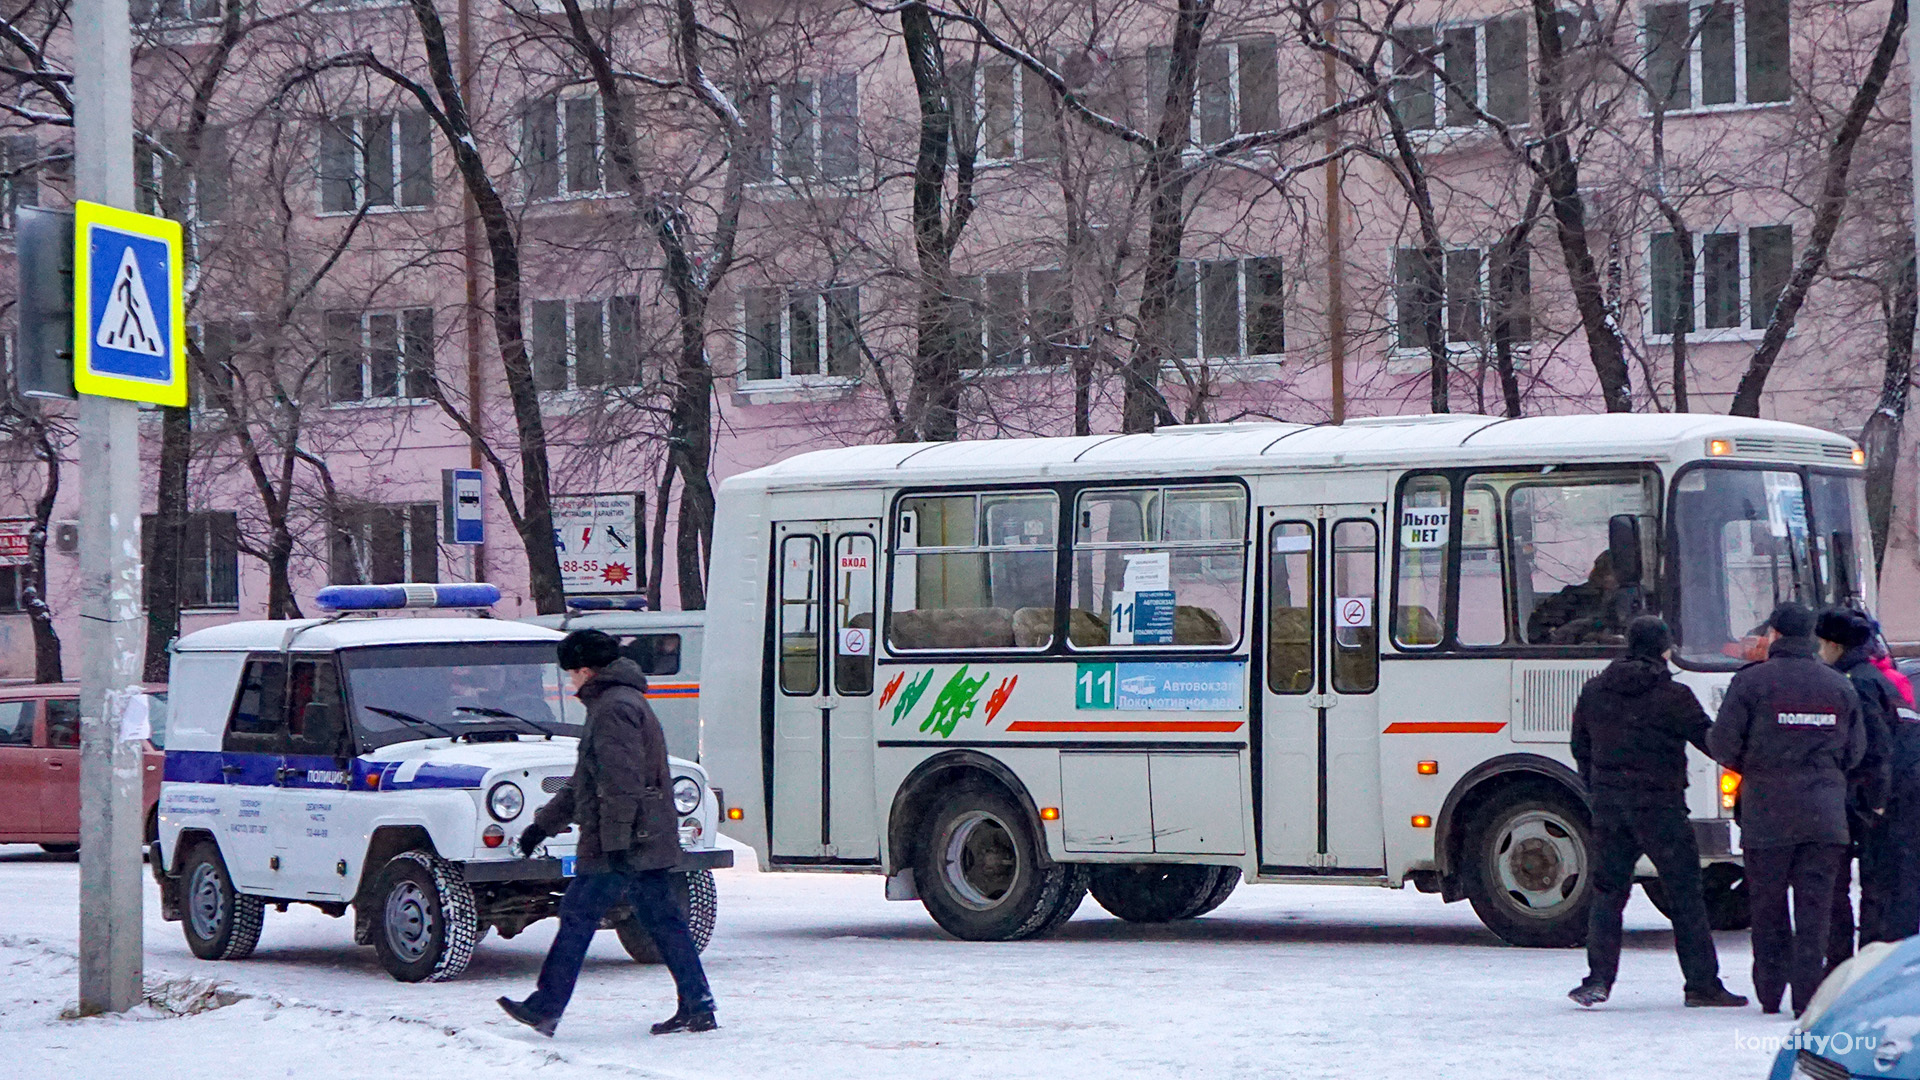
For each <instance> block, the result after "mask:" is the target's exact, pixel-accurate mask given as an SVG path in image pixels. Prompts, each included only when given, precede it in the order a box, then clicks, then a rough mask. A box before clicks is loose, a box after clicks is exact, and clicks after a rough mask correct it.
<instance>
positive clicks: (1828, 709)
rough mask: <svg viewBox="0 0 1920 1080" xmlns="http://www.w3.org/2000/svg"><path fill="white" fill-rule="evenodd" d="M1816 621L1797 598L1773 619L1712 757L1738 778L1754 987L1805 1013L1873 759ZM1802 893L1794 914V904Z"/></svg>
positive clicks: (1763, 1000)
mask: <svg viewBox="0 0 1920 1080" xmlns="http://www.w3.org/2000/svg"><path fill="white" fill-rule="evenodd" d="M1813 628H1814V615H1813V611H1812V609H1810V608H1808V607H1807V606H1806V605H1805V604H1800V603H1796V602H1793V601H1788V602H1787V603H1784V604H1781V605H1780V606H1779V607H1777V608H1775V609H1774V611H1773V614H1772V615H1770V616H1769V617H1768V619H1767V633H1766V639H1765V640H1766V643H1767V659H1766V660H1764V661H1762V662H1760V663H1757V664H1753V665H1751V666H1749V667H1747V668H1744V669H1742V670H1741V671H1740V672H1739V673H1738V674H1736V675H1735V676H1734V677H1733V682H1732V683H1731V684H1730V685H1729V686H1728V687H1727V696H1726V700H1725V701H1724V702H1723V703H1722V704H1721V706H1720V715H1719V717H1718V718H1717V719H1716V720H1715V722H1714V725H1713V728H1712V729H1711V730H1710V731H1708V732H1707V748H1708V749H1709V750H1710V751H1711V752H1712V753H1713V756H1714V757H1715V758H1716V759H1717V760H1718V761H1719V762H1720V763H1721V764H1722V765H1725V766H1726V767H1727V768H1729V769H1732V770H1733V771H1735V772H1737V773H1739V774H1740V775H1741V778H1742V779H1741V785H1740V835H1741V845H1742V847H1743V848H1744V853H1745V858H1746V874H1747V894H1748V898H1749V904H1750V906H1751V908H1752V915H1753V989H1754V993H1755V994H1757V995H1758V996H1759V998H1760V1006H1761V1008H1762V1009H1763V1010H1764V1011H1766V1012H1769V1013H1777V1012H1779V1011H1780V999H1781V997H1782V996H1783V995H1784V994H1785V993H1786V991H1787V988H1788V986H1789V985H1791V987H1792V990H1793V1012H1794V1015H1796V1016H1797V1015H1799V1014H1800V1012H1801V1011H1802V1010H1803V1009H1805V1008H1806V1007H1807V1002H1808V1001H1809V1000H1811V999H1812V997H1813V992H1814V990H1815V989H1816V988H1817V987H1818V986H1819V985H1820V980H1821V977H1822V976H1823V975H1824V974H1825V972H1826V956H1827V928H1828V923H1829V921H1830V920H1831V917H1832V913H1833V887H1834V882H1835V880H1836V879H1837V878H1838V876H1839V873H1840V862H1841V860H1842V859H1844V858H1845V857H1846V853H1847V844H1848V841H1849V839H1850V834H1849V830H1848V827H1847V773H1848V771H1849V770H1850V769H1852V768H1853V767H1854V766H1855V765H1858V764H1859V763H1860V758H1861V757H1862V756H1863V755H1864V754H1865V753H1866V744H1867V737H1866V728H1865V725H1864V724H1862V723H1861V720H1860V699H1859V696H1858V695H1857V694H1855V693H1854V690H1853V686H1852V684H1850V683H1849V682H1848V681H1847V677H1846V676H1845V675H1842V674H1840V673H1839V672H1838V671H1835V670H1834V669H1833V668H1831V667H1828V666H1827V665H1826V664H1824V663H1822V662H1821V661H1820V658H1819V656H1818V655H1817V653H1816V651H1815V646H1814V642H1813ZM1789 891H1791V892H1792V894H1793V913H1792V916H1791V918H1789V916H1788V913H1787V895H1788V892H1789Z"/></svg>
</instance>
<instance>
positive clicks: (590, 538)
mask: <svg viewBox="0 0 1920 1080" xmlns="http://www.w3.org/2000/svg"><path fill="white" fill-rule="evenodd" d="M640 527H641V517H640V496H638V495H635V494H633V493H632V492H626V493H623V494H612V495H555V496H554V497H553V546H554V550H555V552H556V554H558V555H559V556H560V587H561V588H562V589H563V590H564V591H565V592H566V594H567V595H568V596H584V595H594V594H598V595H606V594H609V593H637V592H639V591H640V583H641V580H642V578H643V576H644V575H643V574H642V572H641V567H642V566H643V564H644V562H645V560H644V558H643V551H642V545H643V543H644V540H643V538H642V536H641V532H640Z"/></svg>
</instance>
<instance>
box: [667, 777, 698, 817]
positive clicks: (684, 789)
mask: <svg viewBox="0 0 1920 1080" xmlns="http://www.w3.org/2000/svg"><path fill="white" fill-rule="evenodd" d="M673 808H674V809H675V810H678V811H680V812H681V813H683V814H691V813H693V812H694V811H695V810H698V809H700V781H698V780H695V779H694V778H693V777H691V776H683V777H681V778H680V779H678V780H675V781H674V782H673Z"/></svg>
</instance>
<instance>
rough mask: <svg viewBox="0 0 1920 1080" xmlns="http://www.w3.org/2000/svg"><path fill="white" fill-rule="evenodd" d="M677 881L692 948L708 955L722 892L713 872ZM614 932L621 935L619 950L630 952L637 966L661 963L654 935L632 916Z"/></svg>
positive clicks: (677, 898) (696, 873) (616, 925)
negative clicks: (716, 885) (691, 938)
mask: <svg viewBox="0 0 1920 1080" xmlns="http://www.w3.org/2000/svg"><path fill="white" fill-rule="evenodd" d="M674 878H675V880H674V883H673V896H674V900H675V902H677V903H678V904H679V905H680V914H681V915H684V916H685V917H686V920H687V930H688V931H689V932H690V933H692V934H693V946H694V948H696V949H699V950H700V951H701V952H706V951H707V942H709V941H711V940H713V924H714V922H715V921H717V920H718V919H719V917H720V890H719V889H717V888H715V886H714V883H713V871H711V870H688V871H685V872H684V873H679V874H675V875H674ZM613 932H614V933H616V934H618V935H619V936H620V947H621V948H623V949H625V950H627V955H628V956H631V957H633V959H634V962H635V963H638V964H657V963H659V962H660V950H659V949H656V948H654V947H653V936H652V935H651V934H648V933H647V931H646V928H645V927H643V926H641V925H640V920H638V919H636V918H634V917H633V916H632V915H631V914H629V915H627V916H625V917H623V918H621V919H619V920H617V921H616V922H615V923H614V924H613Z"/></svg>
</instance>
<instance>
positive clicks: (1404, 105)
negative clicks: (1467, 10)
mask: <svg viewBox="0 0 1920 1080" xmlns="http://www.w3.org/2000/svg"><path fill="white" fill-rule="evenodd" d="M1527 29H1528V23H1527V17H1526V16H1524V15H1509V16H1505V17H1502V18H1498V19H1490V20H1488V21H1486V22H1479V23H1455V24H1450V25H1449V24H1443V25H1440V26H1404V27H1400V28H1398V29H1396V30H1395V31H1394V32H1393V66H1394V71H1395V73H1396V74H1400V75H1404V76H1407V81H1405V82H1403V83H1401V84H1399V85H1398V86H1396V87H1395V88H1394V90H1393V108H1394V111H1395V112H1396V113H1397V114H1398V115H1399V117H1400V121H1401V123H1403V124H1405V125H1406V126H1407V127H1408V128H1410V129H1412V130H1415V131H1420V130H1426V129H1432V128H1464V127H1472V126H1474V125H1475V124H1478V123H1480V117H1479V114H1480V113H1482V112H1484V113H1486V114H1487V115H1489V116H1493V117H1496V118H1498V119H1500V120H1502V121H1505V122H1506V123H1509V124H1524V123H1526V122H1527Z"/></svg>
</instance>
